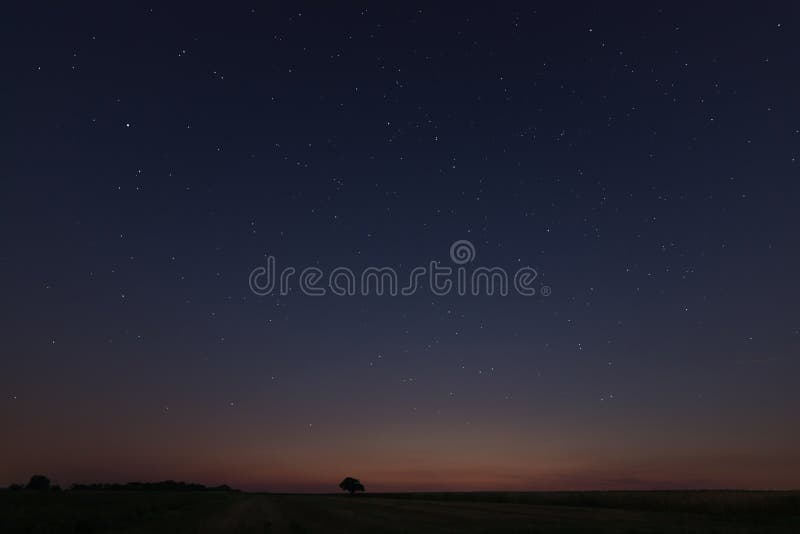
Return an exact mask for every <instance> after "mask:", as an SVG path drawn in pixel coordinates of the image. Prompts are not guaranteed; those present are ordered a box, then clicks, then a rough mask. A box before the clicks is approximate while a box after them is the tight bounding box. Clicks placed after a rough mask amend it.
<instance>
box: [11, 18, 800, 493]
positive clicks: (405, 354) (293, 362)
mask: <svg viewBox="0 0 800 534" xmlns="http://www.w3.org/2000/svg"><path fill="white" fill-rule="evenodd" d="M24 9H25V8H21V7H18V6H17V7H13V8H7V9H6V12H5V14H4V16H3V17H2V22H0V35H2V37H0V39H1V40H2V50H3V53H2V56H3V67H2V68H3V72H4V75H3V79H4V83H3V84H2V86H0V91H2V100H3V102H4V105H3V106H2V109H3V111H2V118H1V120H2V125H3V127H2V129H0V132H1V133H2V148H0V172H2V175H0V187H1V188H2V189H1V191H2V193H1V194H0V239H2V241H0V243H2V247H0V274H2V277H0V280H2V286H0V291H2V295H3V299H2V306H1V307H0V310H1V311H0V313H2V317H0V319H2V325H3V326H2V333H3V336H2V338H3V339H2V351H1V352H2V356H1V357H0V395H1V396H0V425H2V428H3V434H4V436H12V439H3V442H2V444H0V455H1V456H2V457H3V458H6V459H10V461H7V462H3V465H2V466H0V483H11V482H15V481H24V480H25V479H26V478H27V476H29V475H30V474H31V473H33V472H34V471H36V472H39V471H42V472H46V473H47V474H48V475H50V476H51V478H54V479H55V480H56V481H58V482H61V483H62V484H64V483H70V482H87V481H124V480H130V479H150V480H154V479H164V478H176V479H191V480H193V481H198V482H212V483H230V484H232V485H238V486H242V487H246V488H263V489H274V490H280V489H286V490H326V489H331V488H333V484H335V483H336V481H338V480H339V479H341V478H342V476H344V475H347V474H353V475H355V476H359V477H360V478H361V479H362V480H364V482H365V483H366V484H367V485H368V487H370V488H371V489H429V488H438V489H503V488H513V489H539V488H601V487H612V488H619V487H636V488H640V487H647V488H649V487H687V486H689V487H759V488H763V487H784V488H785V487H797V486H798V485H799V484H800V455H798V453H797V451H798V450H799V449H798V446H800V434H799V433H798V430H797V425H796V424H795V419H796V413H797V407H798V405H800V402H799V401H800V393H798V390H797V387H796V377H797V375H798V372H800V362H799V361H798V353H799V352H800V351H799V350H798V349H800V317H798V311H797V302H798V298H799V297H800V285H799V284H798V282H797V275H796V273H797V272H798V268H800V254H798V250H800V249H799V248H798V245H800V242H799V241H800V240H798V235H797V231H798V228H800V211H798V210H797V208H796V206H797V203H798V197H799V196H800V186H799V185H798V170H799V169H800V161H798V158H800V101H798V99H797V95H798V94H800V74H798V73H800V69H799V68H798V67H800V64H798V57H800V37H798V35H800V16H799V15H800V13H798V11H797V9H796V8H795V7H794V6H791V5H790V4H788V3H784V4H783V5H782V4H778V3H775V4H769V5H768V4H753V5H751V6H750V7H749V8H746V9H745V8H738V7H732V6H724V8H723V7H719V6H716V7H714V6H711V5H707V6H704V5H698V4H688V5H685V6H675V5H673V4H671V3H667V4H662V5H661V6H656V5H654V6H649V5H629V6H617V7H614V8H613V9H610V8H608V9H607V8H603V7H601V6H599V5H591V4H588V3H587V4H585V5H583V6H580V5H578V6H564V7H556V6H554V5H553V4H552V3H548V4H542V5H531V4H529V3H522V4H505V3H500V4H492V5H491V6H487V5H483V4H481V5H478V4H476V5H475V6H470V5H468V4H459V6H458V7H453V6H443V5H440V6H435V5H433V6H428V5H410V4H398V5H397V6H396V7H394V8H391V7H387V6H380V5H375V6H374V7H370V6H367V5H363V4H349V3H348V4H343V5H337V6H330V7H327V8H321V7H319V6H312V5H307V6H298V5H290V4H288V3H285V4H278V5H270V6H267V5H261V4H224V5H223V4H217V5H214V6H198V5H196V4H187V5H184V6H182V7H179V6H174V7H171V6H169V7H168V6H160V5H157V4H153V5H147V4H135V3H113V4H108V3H106V4H97V5H91V6H90V5H80V6H74V5H64V4H58V3H53V5H50V6H47V7H44V6H41V5H38V4H37V5H36V6H32V7H31V8H30V10H27V11H23V10H24ZM461 239H466V240H469V241H470V242H471V243H472V244H473V245H474V248H475V251H476V256H475V259H474V261H473V262H472V263H471V264H470V267H471V266H499V267H502V268H504V269H507V270H508V271H509V272H513V271H514V270H516V269H518V268H520V267H523V266H530V267H532V268H534V269H536V271H537V273H538V277H537V279H536V284H535V285H536V287H537V289H539V290H540V289H541V287H542V286H545V285H546V286H548V287H549V288H551V289H552V294H550V295H549V296H543V295H541V294H540V293H541V292H540V291H539V294H537V295H535V296H533V297H526V296H521V295H519V294H509V295H508V296H498V295H495V296H487V295H479V296H459V295H455V294H451V295H447V296H437V295H434V294H432V293H431V292H430V291H425V290H421V291H418V292H417V293H416V294H414V295H413V296H407V297H400V296H397V297H391V296H386V295H384V296H378V295H374V294H373V295H369V296H347V297H337V296H334V295H328V296H325V297H321V298H315V297H309V296H306V295H303V294H302V293H301V292H299V291H293V292H292V293H290V294H289V295H276V294H270V295H267V296H258V295H255V294H253V293H252V292H251V291H250V289H249V286H248V276H249V274H250V272H251V271H252V270H253V269H254V268H255V267H257V266H260V265H264V264H265V261H266V256H268V255H269V256H273V257H274V258H276V262H277V264H278V266H279V268H282V267H285V266H294V267H296V268H297V269H298V271H299V270H301V269H302V268H304V267H307V266H315V267H318V268H320V269H322V270H323V271H325V272H326V273H327V272H330V270H332V269H334V268H335V267H338V266H341V267H347V268H349V269H352V270H353V271H356V272H360V271H362V270H363V269H365V268H367V267H370V266H375V267H381V266H386V267H391V268H393V269H396V270H397V271H398V272H400V273H408V272H409V271H410V270H411V269H413V268H414V267H415V266H420V265H421V266H425V265H428V264H429V262H430V261H432V260H438V261H441V262H442V263H443V264H444V265H451V266H454V265H453V263H452V261H451V259H450V255H449V248H450V245H451V243H453V242H455V241H457V240H461Z"/></svg>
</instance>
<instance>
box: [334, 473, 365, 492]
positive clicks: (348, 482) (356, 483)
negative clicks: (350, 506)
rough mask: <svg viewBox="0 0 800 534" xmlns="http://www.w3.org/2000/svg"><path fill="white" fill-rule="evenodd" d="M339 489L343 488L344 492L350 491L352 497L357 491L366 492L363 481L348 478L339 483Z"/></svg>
mask: <svg viewBox="0 0 800 534" xmlns="http://www.w3.org/2000/svg"><path fill="white" fill-rule="evenodd" d="M339 487H340V488H342V491H349V492H350V495H352V494H354V493H355V492H357V491H365V490H364V485H363V484H362V483H361V481H360V480H358V479H357V478H353V477H347V478H345V479H344V480H342V481H341V482H339Z"/></svg>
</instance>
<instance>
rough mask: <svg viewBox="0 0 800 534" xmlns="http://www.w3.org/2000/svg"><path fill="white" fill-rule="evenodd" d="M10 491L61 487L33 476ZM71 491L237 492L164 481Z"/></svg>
mask: <svg viewBox="0 0 800 534" xmlns="http://www.w3.org/2000/svg"><path fill="white" fill-rule="evenodd" d="M8 489H9V490H11V491H21V490H27V491H60V490H61V487H60V486H58V485H53V484H51V482H50V479H49V478H47V477H46V476H44V475H33V476H32V477H31V479H30V481H29V482H28V484H27V485H24V486H23V485H22V484H11V485H10V486H9V487H8ZM70 490H72V491H239V490H236V489H233V488H231V487H230V486H228V485H227V484H222V485H220V486H204V485H203V484H193V483H189V482H176V481H174V480H164V481H162V482H128V483H126V484H98V483H94V484H73V485H72V486H70Z"/></svg>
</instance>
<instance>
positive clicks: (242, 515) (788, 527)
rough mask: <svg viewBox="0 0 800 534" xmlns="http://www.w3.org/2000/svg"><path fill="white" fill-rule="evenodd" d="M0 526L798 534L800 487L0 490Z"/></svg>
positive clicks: (15, 529) (12, 529) (29, 529)
mask: <svg viewBox="0 0 800 534" xmlns="http://www.w3.org/2000/svg"><path fill="white" fill-rule="evenodd" d="M0 532H2V533H4V534H6V533H8V534H11V533H22V532H25V533H58V532H65V533H66V532H69V533H72V532H76V533H77V532H87V533H90V532H120V533H122V532H124V533H134V532H135V533H144V532H147V533H159V532H170V533H173V532H175V533H180V532H187V533H188V532H237V533H255V532H259V533H264V532H290V533H303V532H321V533H340V532H341V533H344V532H347V533H351V534H352V533H361V532H363V533H383V532H386V533H401V532H408V533H425V532H434V533H443V532H452V533H456V532H468V533H479V532H481V533H489V532H508V533H511V532H513V533H523V532H525V533H532V532H630V533H633V532H725V533H727V532H731V533H740V532H786V533H790V532H791V533H797V532H800V492H749V491H674V492H660V491H654V492H531V493H398V494H365V495H357V496H355V497H350V496H348V495H277V494H252V493H250V494H248V493H215V492H161V491H149V492H147V491H142V492H126V491H108V492H92V491H82V492H78V491H66V492H45V493H36V492H25V491H18V492H10V491H2V492H0Z"/></svg>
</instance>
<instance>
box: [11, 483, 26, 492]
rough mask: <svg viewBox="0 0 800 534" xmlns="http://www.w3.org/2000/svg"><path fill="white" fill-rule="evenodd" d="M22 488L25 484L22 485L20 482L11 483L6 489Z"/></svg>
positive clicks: (15, 489) (16, 489)
mask: <svg viewBox="0 0 800 534" xmlns="http://www.w3.org/2000/svg"><path fill="white" fill-rule="evenodd" d="M24 488H25V486H23V485H22V484H11V485H10V486H9V487H8V489H10V490H11V491H19V490H21V489H24Z"/></svg>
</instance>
